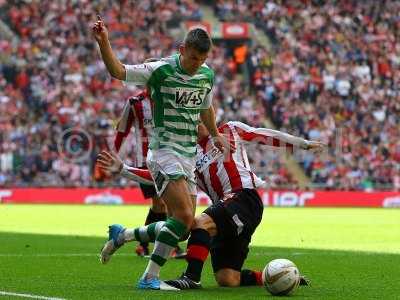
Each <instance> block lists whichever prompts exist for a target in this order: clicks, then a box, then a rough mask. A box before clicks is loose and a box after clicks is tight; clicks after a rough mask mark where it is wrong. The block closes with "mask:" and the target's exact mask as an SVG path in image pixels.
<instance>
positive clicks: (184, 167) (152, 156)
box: [146, 149, 197, 197]
mask: <svg viewBox="0 0 400 300" xmlns="http://www.w3.org/2000/svg"><path fill="white" fill-rule="evenodd" d="M146 163H147V168H148V169H149V171H150V173H151V176H152V177H153V180H154V182H155V187H156V191H157V195H158V196H159V197H161V195H162V194H163V192H164V190H165V188H166V187H167V185H168V183H169V182H170V181H171V180H177V179H178V178H180V177H184V178H185V179H186V181H187V183H188V188H189V192H190V195H193V196H196V194H197V188H196V179H195V175H194V170H195V165H196V160H195V158H194V157H193V158H188V157H184V156H180V155H179V156H178V154H176V153H175V152H173V151H171V150H168V149H158V150H149V152H147V160H146Z"/></svg>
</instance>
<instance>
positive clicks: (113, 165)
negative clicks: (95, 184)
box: [96, 150, 123, 174]
mask: <svg viewBox="0 0 400 300" xmlns="http://www.w3.org/2000/svg"><path fill="white" fill-rule="evenodd" d="M96 161H97V164H98V166H99V168H101V169H103V170H105V171H106V172H109V173H112V174H118V173H120V172H121V170H122V167H123V162H122V160H121V158H120V157H119V156H118V154H116V153H115V152H112V151H111V152H109V151H105V150H103V151H101V152H100V154H99V155H98V156H97V160H96Z"/></svg>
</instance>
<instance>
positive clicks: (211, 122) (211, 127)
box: [200, 105, 236, 152]
mask: <svg viewBox="0 0 400 300" xmlns="http://www.w3.org/2000/svg"><path fill="white" fill-rule="evenodd" d="M200 119H201V121H202V122H203V124H204V126H206V127H207V130H208V132H209V133H210V135H211V136H212V137H213V143H214V146H215V147H217V148H218V149H219V150H220V151H221V152H224V150H225V148H227V147H228V146H229V149H230V150H231V151H235V149H236V147H235V145H234V144H233V143H232V142H231V143H229V144H228V142H227V141H226V139H225V138H224V137H223V135H222V134H221V133H220V132H219V131H218V128H217V124H216V122H215V111H214V108H213V106H212V105H210V106H209V107H208V108H207V109H203V110H201V111H200Z"/></svg>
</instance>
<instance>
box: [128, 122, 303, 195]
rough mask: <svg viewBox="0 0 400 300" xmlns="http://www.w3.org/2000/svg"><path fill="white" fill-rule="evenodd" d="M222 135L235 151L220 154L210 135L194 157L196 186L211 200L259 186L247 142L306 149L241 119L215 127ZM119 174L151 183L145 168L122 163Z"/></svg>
mask: <svg viewBox="0 0 400 300" xmlns="http://www.w3.org/2000/svg"><path fill="white" fill-rule="evenodd" d="M218 130H219V132H221V133H222V134H223V135H224V136H225V138H226V139H227V140H229V141H231V142H233V143H234V145H235V147H236V151H235V152H233V153H232V152H231V153H229V154H227V155H223V154H222V153H219V151H218V150H217V149H216V148H215V147H214V146H213V144H212V138H211V136H208V137H206V138H205V139H203V140H201V141H199V142H198V145H197V156H196V175H197V185H198V186H199V187H200V188H201V189H202V190H203V191H204V192H205V193H207V194H208V196H209V197H210V198H211V200H212V201H213V202H215V201H218V200H223V199H224V197H226V196H228V195H229V194H231V193H234V192H238V191H240V190H241V189H244V188H248V189H254V188H258V187H260V186H261V185H262V184H263V183H264V181H263V180H261V179H260V178H259V177H257V175H256V174H254V173H253V172H252V170H251V167H250V164H249V161H248V157H247V152H246V149H245V147H244V146H245V144H246V143H256V144H261V145H267V146H273V147H285V148H287V149H289V151H291V152H292V151H293V148H294V147H300V148H307V146H308V141H307V140H305V139H303V138H300V137H295V136H292V135H290V134H287V133H284V132H280V131H277V130H272V129H267V128H254V127H250V126H248V125H246V124H244V123H241V122H228V123H226V124H224V125H222V126H221V127H219V128H218ZM121 175H123V176H125V177H127V178H129V179H131V180H134V181H138V182H140V183H144V184H152V178H151V175H150V172H149V171H148V170H141V169H138V168H133V167H129V166H127V165H124V168H123V170H122V172H121Z"/></svg>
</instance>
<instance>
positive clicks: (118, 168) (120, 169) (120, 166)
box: [96, 150, 154, 185]
mask: <svg viewBox="0 0 400 300" xmlns="http://www.w3.org/2000/svg"><path fill="white" fill-rule="evenodd" d="M96 162H97V164H98V166H99V168H100V169H102V170H104V171H106V172H107V173H110V174H113V175H117V174H120V175H121V176H123V177H125V178H128V179H130V180H133V181H136V182H139V183H143V184H147V185H154V182H153V178H152V177H151V174H150V172H149V170H143V169H138V168H133V167H129V166H128V165H125V164H124V163H123V162H122V159H121V158H120V157H119V156H118V154H116V153H115V152H112V151H111V152H109V151H105V150H103V151H101V152H100V154H99V155H98V156H97V161H96Z"/></svg>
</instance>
